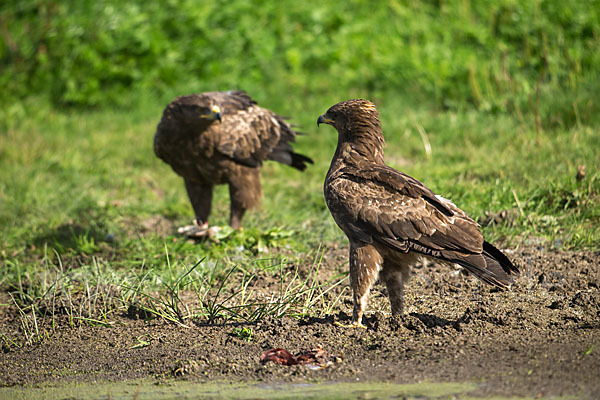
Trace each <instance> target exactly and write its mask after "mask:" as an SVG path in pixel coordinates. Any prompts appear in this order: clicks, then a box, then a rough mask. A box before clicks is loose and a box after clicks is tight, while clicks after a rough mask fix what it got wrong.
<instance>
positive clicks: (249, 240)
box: [0, 95, 600, 343]
mask: <svg viewBox="0 0 600 400" xmlns="http://www.w3.org/2000/svg"><path fill="white" fill-rule="evenodd" d="M258 100H259V101H260V100H261V99H258ZM340 100H341V99H340ZM545 101H546V100H545ZM261 103H263V104H264V103H265V102H263V101H261ZM330 103H331V101H330V100H327V102H326V103H325V102H323V101H322V100H320V99H319V98H310V99H308V100H307V101H306V103H305V105H304V107H302V108H296V107H295V105H294V104H293V103H292V104H290V103H289V102H286V101H283V100H279V101H274V100H273V99H271V100H270V102H267V104H266V105H268V106H269V107H271V108H274V109H276V110H278V111H280V112H281V113H282V114H287V115H293V116H294V122H295V123H297V124H299V125H300V126H301V128H302V130H303V131H305V132H306V135H304V136H302V137H300V138H299V139H298V143H297V146H296V148H297V150H298V151H300V152H302V153H305V154H308V155H310V156H311V157H312V158H313V159H314V160H315V164H314V165H313V166H311V167H310V168H309V169H308V170H307V171H306V172H305V173H299V172H298V171H295V170H292V169H290V168H288V167H285V166H282V165H278V164H275V163H267V164H266V165H265V167H264V169H263V183H264V192H265V197H264V199H263V204H262V207H261V208H260V209H258V210H256V211H254V212H252V213H250V214H249V215H248V216H247V218H246V219H245V221H244V225H245V228H244V230H243V231H241V232H232V231H230V230H225V231H224V232H223V234H222V237H221V239H220V241H219V242H218V243H202V244H193V243H190V242H187V241H185V240H183V239H182V238H179V237H177V236H174V227H176V226H179V225H183V224H187V223H189V221H190V220H191V218H192V210H191V207H190V205H189V204H188V200H187V197H186V195H185V190H184V188H183V184H182V182H181V179H180V178H179V177H178V176H176V175H175V174H174V173H173V172H172V171H171V170H170V168H169V167H168V166H167V165H165V164H164V163H162V162H161V161H160V160H158V159H157V158H156V157H155V156H154V155H153V152H152V136H153V133H154V129H155V125H156V123H157V121H158V119H159V117H160V113H161V108H162V107H163V104H161V103H159V102H156V103H152V102H147V103H146V104H142V105H140V106H139V108H137V109H136V110H135V111H134V112H121V111H115V110H110V111H97V112H85V113H81V112H60V111H57V110H55V109H53V108H51V107H48V106H47V105H46V104H45V103H43V102H41V103H38V102H34V101H32V102H31V103H28V104H26V106H27V108H28V109H29V110H31V114H30V115H28V117H27V118H23V119H21V120H18V121H13V123H14V126H13V127H12V128H9V129H7V130H6V131H5V132H4V133H3V134H2V139H3V140H2V142H1V146H0V153H1V154H2V158H1V160H0V182H1V183H0V202H1V206H0V221H1V223H0V234H1V236H2V240H1V242H0V254H1V257H2V263H3V266H4V268H3V272H2V275H0V285H1V286H2V288H3V289H4V290H6V291H7V293H9V294H10V299H9V301H8V303H9V304H10V305H11V306H12V307H18V309H19V312H20V315H21V318H22V320H23V322H22V324H23V328H22V329H23V331H24V332H27V333H26V334H25V338H26V340H25V342H28V343H31V342H33V341H36V340H42V339H43V338H44V337H45V336H47V335H48V334H51V332H52V330H53V329H54V326H55V325H54V324H55V316H56V315H60V316H61V318H62V321H63V323H64V318H65V317H66V319H67V320H68V321H69V322H68V323H69V324H81V323H91V324H100V325H103V324H104V325H106V326H109V325H110V323H111V318H112V317H113V316H114V315H115V313H119V312H124V311H125V310H127V309H128V308H129V309H130V307H132V306H133V307H134V309H133V312H134V313H137V314H138V315H139V316H141V317H143V318H156V317H160V318H164V319H166V320H169V321H173V322H177V323H182V324H186V323H187V322H188V321H189V320H190V319H197V320H200V321H207V322H224V321H246V322H252V321H256V320H259V319H261V318H264V317H265V316H266V315H275V316H279V315H283V314H288V315H305V314H306V313H311V314H319V313H321V314H324V313H326V312H328V311H331V309H332V304H334V302H336V301H339V297H335V296H333V295H332V294H331V293H330V295H331V296H330V295H327V293H328V288H329V287H330V286H331V285H333V284H334V283H335V282H338V281H337V280H332V281H329V282H320V281H318V280H317V279H316V278H315V276H316V275H309V276H308V277H304V278H302V279H300V278H299V277H298V275H297V272H296V273H295V274H294V273H292V274H291V275H290V271H289V270H288V269H285V270H284V269H283V268H284V267H286V268H287V266H288V265H289V268H292V271H293V269H294V268H297V265H312V266H313V267H314V268H317V267H318V266H320V265H321V262H320V260H319V257H320V255H321V253H320V252H319V247H320V246H322V245H325V246H328V245H329V244H332V243H345V238H344V235H343V233H342V232H341V231H340V230H339V229H338V228H337V227H336V226H335V224H334V222H333V220H332V218H331V217H330V215H329V212H328V210H327V209H326V206H325V204H324V200H323V196H322V183H323V179H324V176H325V173H326V171H327V168H328V164H329V161H330V158H331V156H332V154H333V151H334V148H335V144H336V140H337V138H336V133H335V131H334V130H333V129H332V128H330V127H321V128H319V129H317V128H316V126H315V120H316V117H317V116H318V115H319V114H320V113H322V112H324V111H325V110H326V109H327V107H328V106H329V105H330ZM378 105H379V108H380V112H381V117H382V122H383V126H384V132H385V133H386V139H387V146H386V154H387V157H386V158H387V160H388V163H390V164H391V165H392V166H395V167H397V168H399V169H402V170H403V171H405V172H407V173H409V174H411V175H413V176H415V177H416V178H418V179H420V180H422V181H423V182H425V183H426V184H427V185H428V186H430V187H431V188H432V189H434V190H435V191H436V192H437V193H439V194H442V195H444V196H446V197H448V198H451V199H452V200H453V201H454V202H455V203H456V204H458V205H459V206H460V207H462V208H463V209H465V210H466V211H467V212H468V213H469V214H470V215H472V216H473V217H475V218H478V217H482V216H483V215H484V213H485V211H491V212H498V211H501V210H516V211H515V212H514V215H516V218H514V219H512V220H510V221H506V222H505V223H500V224H498V225H491V226H484V227H483V230H484V233H485V235H486V237H487V238H488V239H491V240H492V241H494V242H497V243H499V244H501V245H505V246H519V245H522V244H523V243H525V244H528V243H541V244H542V245H544V246H545V247H547V248H548V249H553V248H561V249H576V250H577V249H594V250H598V249H599V248H600V232H599V231H598V229H596V227H597V226H598V223H599V222H600V199H599V197H598V193H599V191H600V178H599V177H598V166H599V165H598V156H597V149H598V148H600V146H599V143H598V141H599V140H598V136H597V133H596V131H597V122H596V120H595V119H594V116H593V115H587V114H582V116H581V117H580V119H579V120H578V121H576V122H575V123H573V124H571V125H569V124H568V123H566V122H565V123H563V124H560V123H558V124H556V123H555V124H554V125H552V124H551V123H550V122H551V121H548V118H547V117H544V118H543V121H542V122H543V127H542V130H541V131H537V130H536V124H535V121H534V114H535V113H534V112H532V111H531V110H526V109H524V110H523V111H522V113H523V118H521V117H519V116H517V115H516V114H494V113H489V112H485V111H477V110H465V111H462V112H455V111H443V110H437V109H435V108H434V109H432V108H427V107H423V108H419V107H418V106H417V107H407V106H406V104H404V103H403V99H401V98H400V99H398V98H395V97H394V96H393V95H390V96H389V97H386V98H382V99H379V100H378ZM542 105H543V106H544V107H548V108H549V107H550V102H549V101H548V102H545V103H542ZM542 115H550V114H542ZM552 116H553V117H555V118H556V116H557V114H552ZM419 132H420V133H419ZM426 141H427V142H428V143H429V144H430V148H431V152H430V158H428V156H427V152H426V148H425V146H424V143H425V142H426ZM579 165H585V166H586V171H587V172H586V175H585V177H584V179H583V180H580V181H579V180H577V179H576V172H577V167H578V166H579ZM214 204H215V207H214V212H213V216H212V223H214V224H221V225H224V224H226V221H227V218H228V195H227V191H226V188H225V187H222V188H220V189H219V190H218V191H217V194H216V196H215V199H214ZM148 221H163V222H164V221H166V222H167V223H169V224H171V225H168V228H167V229H163V230H162V231H159V232H154V231H153V230H152V228H151V225H147V224H148ZM323 256H324V257H325V258H327V257H328V253H327V248H325V249H324V254H323ZM336 268H339V270H340V271H343V270H345V268H344V266H343V265H339V266H337V267H336ZM286 271H287V272H286ZM257 274H263V275H264V274H267V275H270V276H274V277H277V276H281V279H282V283H281V287H280V289H279V290H278V291H277V292H276V293H274V294H273V296H274V297H273V298H271V299H270V300H266V299H264V298H261V297H260V296H259V297H256V296H258V294H257V293H254V294H253V295H251V296H249V295H248V293H247V290H248V283H249V282H250V281H252V280H253V279H255V278H256V276H257ZM341 278H343V276H339V277H338V278H337V279H341ZM274 279H279V278H274ZM183 293H186V296H187V297H185V296H182V294H183ZM189 293H192V294H193V296H192V298H190V297H189ZM253 296H254V297H253ZM48 318H51V321H52V323H50V324H49V323H48V322H47V321H48ZM42 320H43V321H46V322H45V323H44V325H43V326H40V321H42ZM3 335H5V334H4V333H3ZM4 340H5V342H7V343H10V342H11V341H14V340H15V339H14V338H11V337H9V336H5V338H4Z"/></svg>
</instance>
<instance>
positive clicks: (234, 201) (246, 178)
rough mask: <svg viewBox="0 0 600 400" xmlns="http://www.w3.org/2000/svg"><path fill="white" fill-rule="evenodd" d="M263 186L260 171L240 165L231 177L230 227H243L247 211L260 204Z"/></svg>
mask: <svg viewBox="0 0 600 400" xmlns="http://www.w3.org/2000/svg"><path fill="white" fill-rule="evenodd" d="M261 196H262V186H261V183H260V170H259V169H258V168H251V167H246V166H242V165H239V166H237V169H236V170H235V171H232V173H231V175H230V177H229V200H230V202H231V205H230V207H231V210H230V215H229V225H230V226H231V227H232V228H233V229H239V228H240V227H241V226H242V218H243V217H244V214H245V213H246V210H247V209H249V208H253V207H255V206H257V205H258V203H259V202H260V197H261Z"/></svg>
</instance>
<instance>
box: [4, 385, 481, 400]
mask: <svg viewBox="0 0 600 400" xmlns="http://www.w3.org/2000/svg"><path fill="white" fill-rule="evenodd" d="M475 389H477V385H475V384H471V383H418V384H406V385H397V384H392V383H375V382H370V383H318V384H317V383H315V384H313V383H303V384H281V385H275V384H241V385H240V384H233V383H208V384H207V383H190V382H172V383H166V384H164V383H163V384H160V385H158V384H152V383H149V382H141V383H139V382H133V383H132V382H129V383H118V382H117V383H101V384H76V385H75V384H72V385H61V386H46V387H39V388H23V387H10V388H0V399H51V400H52V399H108V398H113V399H134V398H136V399H139V400H144V399H248V400H249V399H265V400H272V399H298V398H303V399H344V400H345V399H403V398H408V399H411V398H413V399H437V398H449V397H450V398H452V397H454V396H460V397H464V395H465V394H466V393H468V392H470V391H472V390H475ZM138 391H139V393H138ZM136 393H137V395H136Z"/></svg>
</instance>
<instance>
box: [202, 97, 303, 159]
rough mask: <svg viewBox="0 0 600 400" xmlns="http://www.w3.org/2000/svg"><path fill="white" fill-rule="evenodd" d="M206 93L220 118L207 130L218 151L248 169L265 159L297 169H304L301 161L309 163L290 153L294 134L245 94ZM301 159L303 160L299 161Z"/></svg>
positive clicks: (275, 115) (278, 118) (281, 119)
mask: <svg viewBox="0 0 600 400" xmlns="http://www.w3.org/2000/svg"><path fill="white" fill-rule="evenodd" d="M207 94H209V95H211V96H212V97H213V98H214V100H215V103H216V104H219V106H220V108H221V114H222V115H223V122H222V123H221V124H219V123H215V124H213V125H212V126H211V128H210V130H211V133H212V135H214V136H215V137H214V139H213V140H212V141H211V142H212V143H215V150H216V151H217V152H219V153H221V154H223V155H225V156H227V157H229V158H231V159H233V160H235V161H236V162H238V163H240V164H243V165H247V166H250V167H257V166H260V165H261V164H262V162H263V161H264V160H267V159H270V160H275V161H279V162H282V163H284V164H288V165H292V166H295V167H297V168H299V169H304V168H305V166H304V165H303V162H302V161H305V162H312V161H311V160H310V159H309V158H308V157H304V156H301V155H299V154H296V153H294V152H293V151H292V147H291V145H290V143H291V142H294V141H295V138H296V132H294V131H293V130H292V128H291V127H290V126H289V125H288V124H287V123H286V122H285V121H284V120H283V118H282V117H281V116H279V115H277V114H275V113H273V112H271V111H269V110H267V109H264V108H262V107H259V106H258V105H257V104H256V102H255V101H253V100H252V99H251V98H250V96H248V95H247V94H246V93H245V92H243V91H231V92H212V93H207ZM302 157H303V158H304V160H299V158H302ZM298 162H300V163H301V165H300V166H298V165H296V164H298Z"/></svg>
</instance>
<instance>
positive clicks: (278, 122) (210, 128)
mask: <svg viewBox="0 0 600 400" xmlns="http://www.w3.org/2000/svg"><path fill="white" fill-rule="evenodd" d="M296 134H297V133H296V132H295V131H294V130H293V129H292V128H291V127H290V125H289V124H287V123H286V122H285V121H284V120H283V118H282V117H281V116H279V115H277V114H275V113H273V112H271V111H269V110H267V109H264V108H262V107H259V106H258V105H257V104H256V103H255V102H254V101H253V100H252V99H251V98H250V97H249V96H248V95H247V94H246V93H245V92H243V91H231V92H206V93H201V94H193V95H190V96H181V97H177V98H176V99H175V100H173V101H172V102H171V103H170V104H169V105H168V106H167V107H166V108H165V110H164V112H163V116H162V119H161V121H160V123H159V124H158V128H157V130H156V135H155V136H154V152H155V153H156V155H157V156H158V157H159V158H160V159H162V160H163V161H164V162H166V163H167V164H169V165H170V166H171V167H172V168H173V170H174V171H175V172H176V173H177V174H179V175H181V176H182V177H183V179H184V182H185V187H186V190H187V193H188V196H189V198H190V201H191V203H192V207H193V209H194V213H195V215H196V223H197V226H199V227H201V228H204V229H205V228H206V227H207V226H208V224H207V222H208V216H209V215H210V209H211V203H212V192H213V187H214V185H219V184H228V185H229V196H230V202H231V213H230V219H229V223H230V225H231V227H233V228H234V229H237V228H239V227H240V226H241V221H242V217H243V215H244V212H245V211H246V210H247V209H249V208H252V207H254V206H256V205H257V204H258V203H259V200H260V198H261V195H262V187H261V183H260V167H261V165H262V163H263V161H265V160H275V161H278V162H280V163H283V164H287V165H290V166H292V167H294V168H296V169H299V170H301V171H302V170H304V169H305V168H306V163H312V160H311V159H310V158H308V157H306V156H303V155H301V154H298V153H294V151H293V149H292V146H291V143H293V142H294V141H295V138H296Z"/></svg>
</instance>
